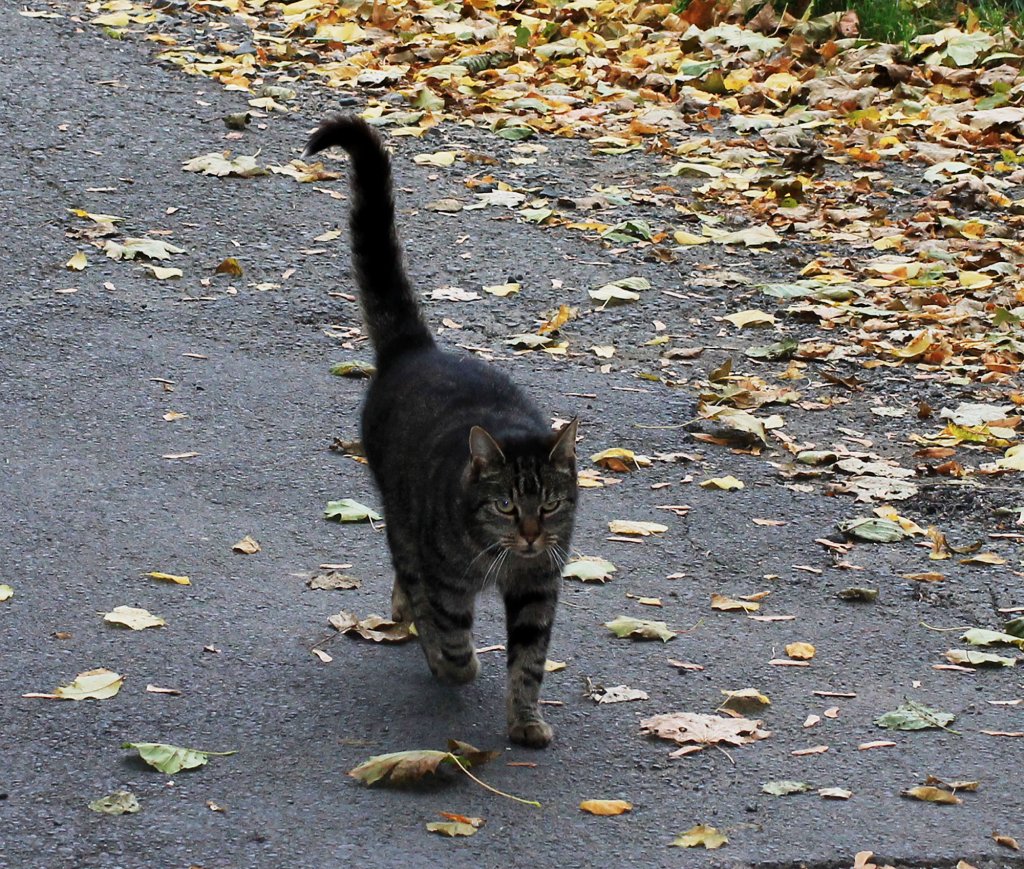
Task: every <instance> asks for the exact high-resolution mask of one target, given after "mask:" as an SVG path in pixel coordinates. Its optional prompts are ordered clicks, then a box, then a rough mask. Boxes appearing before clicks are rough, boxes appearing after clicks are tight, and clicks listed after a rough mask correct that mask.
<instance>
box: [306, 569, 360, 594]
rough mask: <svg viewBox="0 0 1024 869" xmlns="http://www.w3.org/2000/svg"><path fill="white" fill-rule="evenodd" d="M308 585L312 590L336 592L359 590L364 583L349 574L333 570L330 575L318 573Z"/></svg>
mask: <svg viewBox="0 0 1024 869" xmlns="http://www.w3.org/2000/svg"><path fill="white" fill-rule="evenodd" d="M306 585H308V586H309V587H310V588H312V589H317V590H323V591H334V590H336V589H352V588H359V587H360V586H361V585H362V582H361V580H359V579H356V577H354V576H348V575H347V574H344V573H340V572H338V571H336V570H332V571H331V572H330V573H318V574H317V575H316V576H313V577H311V578H310V579H309V581H308V582H307V583H306Z"/></svg>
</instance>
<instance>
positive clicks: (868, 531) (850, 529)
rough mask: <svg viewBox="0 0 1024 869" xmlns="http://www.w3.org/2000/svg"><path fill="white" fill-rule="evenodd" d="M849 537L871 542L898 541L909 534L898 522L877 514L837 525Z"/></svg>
mask: <svg viewBox="0 0 1024 869" xmlns="http://www.w3.org/2000/svg"><path fill="white" fill-rule="evenodd" d="M837 527H838V528H839V530H840V531H842V532H843V534H845V535H846V536H847V537H853V538H856V539H857V540H865V541H867V542H869V543H896V542H897V541H899V540H902V539H903V538H904V537H906V536H907V534H906V532H905V531H904V530H903V528H901V527H900V525H899V523H898V522H893V521H892V520H890V519H880V518H878V517H877V516H866V517H864V518H861V519H851V520H849V521H848V522H840V523H839V525H838V526H837Z"/></svg>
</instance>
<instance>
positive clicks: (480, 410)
mask: <svg viewBox="0 0 1024 869" xmlns="http://www.w3.org/2000/svg"><path fill="white" fill-rule="evenodd" d="M474 425H480V426H483V427H484V428H486V429H488V430H489V431H490V430H492V429H493V430H495V431H501V430H507V429H509V428H513V429H516V430H519V431H524V432H535V433H536V434H537V435H538V436H540V435H543V434H545V433H547V429H548V426H547V423H546V422H545V420H544V417H543V415H542V414H541V413H540V410H539V409H538V408H537V407H536V405H535V404H534V403H533V402H532V401H531V400H530V399H529V398H528V397H527V395H526V393H525V392H524V391H523V390H522V389H521V388H520V387H519V386H518V385H517V384H515V383H514V382H513V381H512V379H511V378H510V377H508V375H506V374H505V373H504V372H503V371H501V370H500V369H499V368H498V367H496V366H495V365H490V364H487V363H486V362H483V361H482V360H480V359H476V358H474V357H472V356H469V355H465V354H461V353H450V352H446V351H443V350H440V349H438V348H437V347H429V348H424V349H421V350H416V351H413V352H410V353H406V354H403V355H402V356H401V357H399V358H398V359H396V360H395V361H394V362H392V364H391V365H389V366H388V367H387V368H386V369H385V370H384V371H382V372H380V373H379V374H378V375H377V376H376V377H375V378H374V379H373V381H372V382H371V384H370V389H369V392H368V394H367V398H366V406H365V408H364V411H363V438H364V440H365V441H366V443H367V447H368V448H372V447H373V445H374V443H375V442H376V443H377V444H382V443H383V442H389V443H391V444H395V443H397V442H406V443H409V444H419V445H420V446H421V447H422V448H423V449H424V451H425V452H429V451H430V449H431V446H432V445H434V446H436V445H437V444H438V442H439V441H446V440H448V439H449V438H452V439H454V440H455V441H456V442H460V443H465V440H464V433H466V432H468V431H469V429H470V428H471V427H472V426H474ZM371 461H372V455H371Z"/></svg>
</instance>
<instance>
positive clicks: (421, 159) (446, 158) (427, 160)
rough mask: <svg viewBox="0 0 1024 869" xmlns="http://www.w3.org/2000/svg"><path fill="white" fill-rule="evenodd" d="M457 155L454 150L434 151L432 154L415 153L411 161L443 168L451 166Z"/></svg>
mask: <svg viewBox="0 0 1024 869" xmlns="http://www.w3.org/2000/svg"><path fill="white" fill-rule="evenodd" d="M457 156H458V153H457V152H456V151H435V152H434V153H433V154H417V155H416V156H414V157H413V158H412V162H413V163H417V164H418V165H420V166H437V167H438V168H444V167H446V166H451V165H452V163H454V162H455V158H456V157H457Z"/></svg>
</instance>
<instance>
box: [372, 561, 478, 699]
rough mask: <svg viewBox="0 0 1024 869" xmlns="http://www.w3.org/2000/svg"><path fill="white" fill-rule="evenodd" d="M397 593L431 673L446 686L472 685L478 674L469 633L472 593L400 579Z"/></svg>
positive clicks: (435, 583) (444, 583)
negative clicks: (403, 597) (402, 598)
mask: <svg viewBox="0 0 1024 869" xmlns="http://www.w3.org/2000/svg"><path fill="white" fill-rule="evenodd" d="M401 590H402V591H404V593H405V594H406V595H407V601H406V602H407V603H408V604H409V609H410V610H411V612H412V619H413V622H414V623H415V625H416V633H417V634H418V635H419V638H420V645H422V646H423V651H424V653H425V654H426V656H427V663H428V664H429V665H430V670H431V672H432V673H433V674H434V675H435V676H436V677H437V678H438V679H440V680H441V681H442V682H447V683H448V684H453V685H464V684H465V683H466V682H472V681H473V680H474V679H475V678H476V676H477V673H479V672H480V661H479V660H478V659H477V656H476V650H475V649H474V648H473V633H472V629H473V609H474V606H475V603H476V593H475V591H473V590H470V589H454V588H451V587H450V584H449V583H448V582H447V581H446V580H438V579H434V580H433V581H432V580H431V579H430V578H427V579H425V580H423V581H412V582H410V581H409V578H404V579H403V580H402V582H401ZM392 601H394V598H393V597H392Z"/></svg>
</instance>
